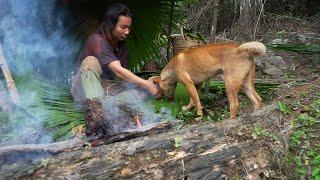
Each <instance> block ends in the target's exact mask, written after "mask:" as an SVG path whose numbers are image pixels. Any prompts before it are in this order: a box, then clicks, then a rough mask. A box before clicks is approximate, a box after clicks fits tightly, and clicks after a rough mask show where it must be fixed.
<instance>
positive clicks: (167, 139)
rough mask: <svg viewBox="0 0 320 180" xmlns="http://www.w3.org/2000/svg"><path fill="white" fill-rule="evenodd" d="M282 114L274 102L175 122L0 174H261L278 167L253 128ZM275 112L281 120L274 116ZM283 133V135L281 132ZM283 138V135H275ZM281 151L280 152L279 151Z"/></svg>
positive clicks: (6, 167) (272, 125)
mask: <svg viewBox="0 0 320 180" xmlns="http://www.w3.org/2000/svg"><path fill="white" fill-rule="evenodd" d="M282 116H283V115H282V114H281V113H279V112H278V110H277V106H276V105H275V104H272V105H269V106H265V107H264V108H263V109H262V110H261V111H258V112H257V113H253V114H252V115H251V116H246V117H242V118H238V119H234V120H224V121H223V122H222V123H210V122H206V123H202V124H196V125H180V126H174V128H173V129H171V130H170V131H168V132H164V133H161V134H148V135H147V136H140V137H137V138H135V139H131V140H127V141H122V142H117V143H112V144H105V145H101V146H97V147H89V146H86V147H82V148H80V149H76V150H72V151H70V150H69V151H63V152H61V153H58V154H52V155H48V156H44V157H43V158H42V159H41V158H40V159H39V158H38V159H36V160H32V161H24V162H19V163H18V162H16V163H9V162H5V163H3V164H2V165H1V168H0V177H4V179H6V178H23V179H38V178H39V179H217V178H231V179H232V178H235V177H238V178H239V177H240V178H241V177H242V178H253V179H259V178H261V177H263V175H264V174H265V172H267V171H269V170H270V169H271V168H279V167H280V165H277V161H275V160H274V159H273V158H272V157H273V155H272V152H273V150H275V149H279V150H281V148H283V146H284V144H285V143H276V144H278V145H277V146H274V145H272V147H271V146H270V143H269V141H268V140H265V141H263V140H262V139H259V137H258V138H253V137H254V136H252V133H253V132H254V129H255V127H256V126H257V124H259V127H261V128H266V129H269V130H273V133H280V129H279V128H276V127H277V125H278V123H281V122H280V121H281V117H282ZM279 117H280V120H279ZM282 137H284V136H282ZM279 141H281V142H285V138H282V139H281V140H279ZM278 152H281V151H278Z"/></svg>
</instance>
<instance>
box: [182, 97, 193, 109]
mask: <svg viewBox="0 0 320 180" xmlns="http://www.w3.org/2000/svg"><path fill="white" fill-rule="evenodd" d="M193 107H194V103H193V101H192V98H191V97H190V101H189V104H188V105H186V106H182V111H188V110H189V109H191V108H193Z"/></svg>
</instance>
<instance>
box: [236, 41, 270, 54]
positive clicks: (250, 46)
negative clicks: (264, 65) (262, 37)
mask: <svg viewBox="0 0 320 180" xmlns="http://www.w3.org/2000/svg"><path fill="white" fill-rule="evenodd" d="M266 51H267V49H266V46H265V45H264V44H262V43H261V42H257V41H252V42H247V43H244V44H241V45H240V46H239V47H238V48H237V53H242V52H246V53H248V54H249V55H250V56H254V57H256V56H262V55H264V54H265V53H266Z"/></svg>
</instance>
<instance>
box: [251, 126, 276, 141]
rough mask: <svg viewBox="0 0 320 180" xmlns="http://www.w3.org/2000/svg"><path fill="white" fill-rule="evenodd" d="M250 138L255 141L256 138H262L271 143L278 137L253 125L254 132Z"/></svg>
mask: <svg viewBox="0 0 320 180" xmlns="http://www.w3.org/2000/svg"><path fill="white" fill-rule="evenodd" d="M251 136H252V138H253V139H257V138H258V137H264V138H269V139H270V140H272V141H277V140H278V137H277V136H276V135H275V134H273V133H271V132H269V131H268V130H266V129H263V128H262V127H260V125H259V124H255V125H254V132H253V133H252V134H251Z"/></svg>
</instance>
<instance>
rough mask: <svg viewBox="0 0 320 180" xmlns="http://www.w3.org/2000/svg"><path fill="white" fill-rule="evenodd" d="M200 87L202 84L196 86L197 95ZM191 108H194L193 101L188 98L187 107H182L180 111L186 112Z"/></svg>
mask: <svg viewBox="0 0 320 180" xmlns="http://www.w3.org/2000/svg"><path fill="white" fill-rule="evenodd" d="M201 86H202V83H200V84H197V85H196V88H197V92H198V95H199V93H200V90H201ZM193 107H194V102H193V100H192V98H191V96H190V101H189V104H188V105H187V106H182V111H188V110H189V109H191V108H193Z"/></svg>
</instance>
